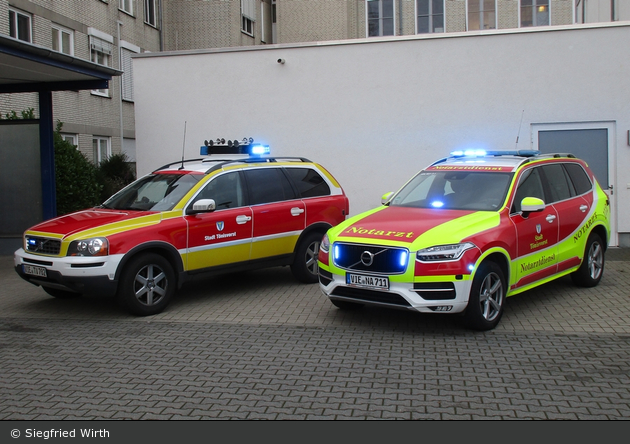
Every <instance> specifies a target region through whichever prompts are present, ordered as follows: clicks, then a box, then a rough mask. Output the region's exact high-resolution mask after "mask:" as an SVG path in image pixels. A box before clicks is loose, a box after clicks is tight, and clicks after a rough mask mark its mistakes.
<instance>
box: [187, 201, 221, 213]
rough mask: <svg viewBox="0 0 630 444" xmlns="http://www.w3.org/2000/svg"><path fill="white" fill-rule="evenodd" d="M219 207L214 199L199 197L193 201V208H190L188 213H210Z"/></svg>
mask: <svg viewBox="0 0 630 444" xmlns="http://www.w3.org/2000/svg"><path fill="white" fill-rule="evenodd" d="M216 209H217V204H216V203H215V201H214V199H199V200H198V201H197V202H195V203H193V206H192V209H190V210H188V214H197V213H209V212H211V211H214V210H216Z"/></svg>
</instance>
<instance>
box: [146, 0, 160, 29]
mask: <svg viewBox="0 0 630 444" xmlns="http://www.w3.org/2000/svg"><path fill="white" fill-rule="evenodd" d="M157 6H158V5H157V0H144V22H145V23H147V24H149V25H151V26H153V27H156V28H157Z"/></svg>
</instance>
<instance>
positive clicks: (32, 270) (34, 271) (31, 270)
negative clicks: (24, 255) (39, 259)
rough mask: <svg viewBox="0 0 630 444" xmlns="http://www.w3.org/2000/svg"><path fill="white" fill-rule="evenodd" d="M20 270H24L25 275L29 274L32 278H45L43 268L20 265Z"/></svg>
mask: <svg viewBox="0 0 630 444" xmlns="http://www.w3.org/2000/svg"><path fill="white" fill-rule="evenodd" d="M22 270H24V273H25V274H30V275H32V276H41V277H47V274H46V269H45V268H44V267H34V266H32V265H26V264H22Z"/></svg>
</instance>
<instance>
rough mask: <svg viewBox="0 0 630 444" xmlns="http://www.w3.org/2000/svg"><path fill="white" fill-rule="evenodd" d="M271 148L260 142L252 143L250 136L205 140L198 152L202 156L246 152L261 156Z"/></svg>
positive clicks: (250, 154)
mask: <svg viewBox="0 0 630 444" xmlns="http://www.w3.org/2000/svg"><path fill="white" fill-rule="evenodd" d="M270 152H271V150H270V149H269V145H262V144H260V143H256V144H254V139H252V138H251V137H250V138H249V139H248V138H244V139H243V140H240V141H239V140H236V139H234V140H227V141H226V140H225V139H216V141H215V140H205V141H204V144H203V146H201V147H200V149H199V153H200V154H201V155H202V156H207V155H210V154H246V155H249V156H263V155H265V154H269V153H270Z"/></svg>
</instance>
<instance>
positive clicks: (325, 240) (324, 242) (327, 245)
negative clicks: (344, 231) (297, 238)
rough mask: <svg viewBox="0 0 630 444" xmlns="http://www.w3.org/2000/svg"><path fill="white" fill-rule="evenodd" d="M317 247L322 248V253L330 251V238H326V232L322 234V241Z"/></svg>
mask: <svg viewBox="0 0 630 444" xmlns="http://www.w3.org/2000/svg"><path fill="white" fill-rule="evenodd" d="M319 249H320V250H322V251H323V252H324V253H328V252H330V240H329V239H328V234H324V237H323V238H322V243H321V244H319Z"/></svg>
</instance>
